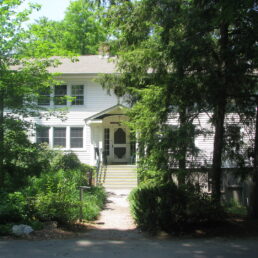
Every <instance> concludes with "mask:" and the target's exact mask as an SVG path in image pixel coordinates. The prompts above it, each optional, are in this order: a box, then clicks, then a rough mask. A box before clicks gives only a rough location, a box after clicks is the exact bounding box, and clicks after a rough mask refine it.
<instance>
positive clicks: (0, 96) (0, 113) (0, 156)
mask: <svg viewBox="0 0 258 258" xmlns="http://www.w3.org/2000/svg"><path fill="white" fill-rule="evenodd" d="M4 174H5V173H4V91H3V90H0V188H1V187H2V186H3V185H4V176H5V175H4Z"/></svg>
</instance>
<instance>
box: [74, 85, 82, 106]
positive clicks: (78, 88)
mask: <svg viewBox="0 0 258 258" xmlns="http://www.w3.org/2000/svg"><path fill="white" fill-rule="evenodd" d="M72 97H75V99H74V100H73V101H72V105H83V104H84V86H83V85H72Z"/></svg>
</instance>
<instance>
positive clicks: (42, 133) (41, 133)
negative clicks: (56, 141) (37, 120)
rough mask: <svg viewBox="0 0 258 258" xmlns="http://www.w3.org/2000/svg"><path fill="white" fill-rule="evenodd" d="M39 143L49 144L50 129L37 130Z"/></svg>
mask: <svg viewBox="0 0 258 258" xmlns="http://www.w3.org/2000/svg"><path fill="white" fill-rule="evenodd" d="M36 135H37V143H49V128H48V127H40V128H37V132H36Z"/></svg>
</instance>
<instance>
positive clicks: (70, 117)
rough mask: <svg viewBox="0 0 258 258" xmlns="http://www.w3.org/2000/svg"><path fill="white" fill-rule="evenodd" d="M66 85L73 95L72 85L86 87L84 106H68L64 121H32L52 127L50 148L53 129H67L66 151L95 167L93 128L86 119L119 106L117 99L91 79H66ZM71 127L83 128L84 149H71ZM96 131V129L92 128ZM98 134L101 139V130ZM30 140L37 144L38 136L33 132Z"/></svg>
mask: <svg viewBox="0 0 258 258" xmlns="http://www.w3.org/2000/svg"><path fill="white" fill-rule="evenodd" d="M63 81H64V83H62V84H66V85H67V86H68V90H67V93H68V95H69V94H70V93H71V85H84V105H81V106H72V105H71V104H70V103H68V104H67V113H66V115H64V119H61V118H58V117H50V118H49V119H46V118H42V119H39V118H35V119H33V118H31V119H30V121H32V122H35V123H37V124H40V125H44V126H48V127H50V131H49V140H50V146H51V147H52V146H53V128H54V127H66V136H67V146H66V148H64V149H63V150H64V151H69V150H72V151H73V152H74V153H76V154H77V155H78V157H79V159H80V160H81V161H82V162H84V163H87V164H90V165H94V143H93V142H92V137H91V128H90V126H88V125H86V124H85V119H86V118H88V117H90V116H92V115H94V114H97V113H99V112H101V111H103V110H105V109H107V108H110V107H112V106H114V105H116V104H117V97H116V96H115V95H114V94H111V95H109V94H107V93H106V91H105V90H103V89H102V87H101V85H100V84H98V83H96V82H94V81H93V79H90V78H87V77H85V78H80V79H78V78H66V79H63ZM50 108H54V105H53V101H52V102H51V105H50ZM57 108H65V107H64V106H57ZM70 127H83V128H84V130H83V137H84V140H83V141H84V142H83V148H78V149H71V148H69V145H70V141H69V132H70ZM92 130H94V127H92ZM96 130H97V131H98V132H97V134H98V135H100V137H101V130H100V128H96ZM29 137H30V139H31V140H32V141H33V142H35V141H36V135H35V133H33V132H30V133H29Z"/></svg>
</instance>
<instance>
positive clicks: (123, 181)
mask: <svg viewBox="0 0 258 258" xmlns="http://www.w3.org/2000/svg"><path fill="white" fill-rule="evenodd" d="M99 182H100V184H102V185H103V186H104V187H105V188H106V189H107V188H110V189H111V188H117V189H132V188H134V187H136V186H137V171H136V166H135V165H108V166H106V167H103V168H102V173H101V177H100V179H99Z"/></svg>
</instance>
